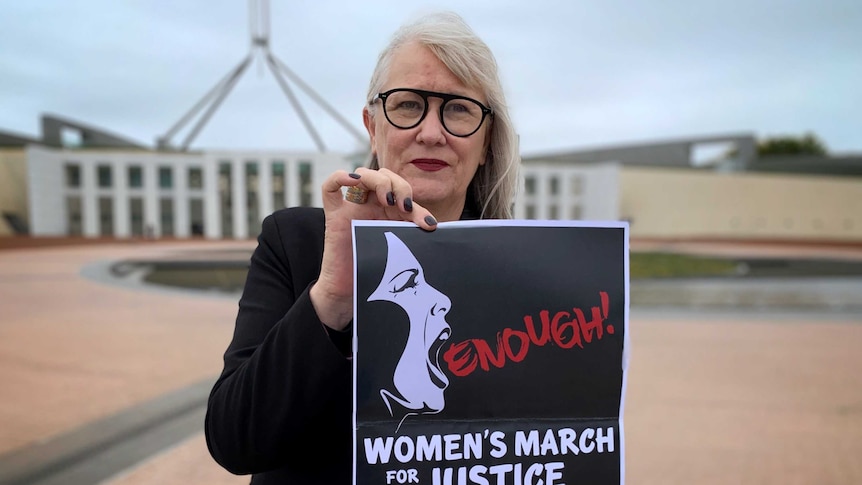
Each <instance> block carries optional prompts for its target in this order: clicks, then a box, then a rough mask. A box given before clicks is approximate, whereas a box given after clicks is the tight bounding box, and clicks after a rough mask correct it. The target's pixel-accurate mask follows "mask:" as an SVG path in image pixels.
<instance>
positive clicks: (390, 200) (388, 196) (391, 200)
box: [386, 191, 395, 205]
mask: <svg viewBox="0 0 862 485" xmlns="http://www.w3.org/2000/svg"><path fill="white" fill-rule="evenodd" d="M386 203H387V204H389V205H395V194H393V193H392V191H389V192H387V193H386Z"/></svg>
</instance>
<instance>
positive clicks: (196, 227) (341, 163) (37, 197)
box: [26, 145, 620, 239]
mask: <svg viewBox="0 0 862 485" xmlns="http://www.w3.org/2000/svg"><path fill="white" fill-rule="evenodd" d="M26 157H27V182H28V192H29V202H28V206H29V207H28V208H29V216H30V227H31V234H33V235H35V236H85V237H116V238H130V237H155V238H159V237H175V238H181V239H184V238H190V237H205V238H208V239H246V238H253V237H256V236H257V235H258V234H259V232H260V229H261V222H262V221H263V219H264V217H266V216H267V215H269V214H271V213H272V212H274V211H276V210H278V209H281V208H284V207H297V206H314V207H320V206H322V199H321V194H320V187H321V185H322V184H323V180H324V179H325V178H326V177H327V176H328V175H329V174H330V173H332V172H333V171H335V170H339V169H341V170H347V171H352V170H353V169H355V168H356V167H357V166H358V163H357V162H356V158H355V157H352V158H351V157H348V156H346V155H344V154H340V153H318V152H254V151H202V152H191V153H190V152H158V151H148V150H138V151H135V150H119V149H118V150H110V149H98V150H96V149H92V150H69V149H62V148H48V147H44V146H38V145H30V146H28V147H27V150H26ZM619 171H620V170H619V165H618V164H615V163H591V164H571V163H566V164H561V163H559V162H542V161H540V160H532V161H530V162H529V163H526V164H525V165H524V166H523V167H522V168H521V178H520V190H519V195H518V197H517V198H516V201H515V207H514V208H515V217H516V218H520V219H592V220H616V219H618V218H619V200H620V197H619Z"/></svg>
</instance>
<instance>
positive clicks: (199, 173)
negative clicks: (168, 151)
mask: <svg viewBox="0 0 862 485" xmlns="http://www.w3.org/2000/svg"><path fill="white" fill-rule="evenodd" d="M189 188H190V189H202V188H204V172H203V170H202V169H201V168H200V167H189Z"/></svg>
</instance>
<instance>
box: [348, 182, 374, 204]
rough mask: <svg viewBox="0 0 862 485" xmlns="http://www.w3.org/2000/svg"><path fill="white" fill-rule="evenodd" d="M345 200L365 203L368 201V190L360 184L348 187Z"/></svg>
mask: <svg viewBox="0 0 862 485" xmlns="http://www.w3.org/2000/svg"><path fill="white" fill-rule="evenodd" d="M344 200H346V201H348V202H353V203H354V204H364V203H366V202H368V191H367V190H365V189H363V188H361V187H359V186H353V187H347V192H346V193H345V194H344Z"/></svg>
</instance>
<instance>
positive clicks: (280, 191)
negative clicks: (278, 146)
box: [272, 160, 286, 210]
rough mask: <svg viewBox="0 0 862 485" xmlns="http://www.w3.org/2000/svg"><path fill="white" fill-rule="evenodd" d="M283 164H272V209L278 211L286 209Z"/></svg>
mask: <svg viewBox="0 0 862 485" xmlns="http://www.w3.org/2000/svg"><path fill="white" fill-rule="evenodd" d="M284 173H285V172H284V162H282V161H279V160H277V161H274V162H272V209H273V210H279V209H284V208H285V207H286V204H285V193H284V185H285V184H284Z"/></svg>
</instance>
